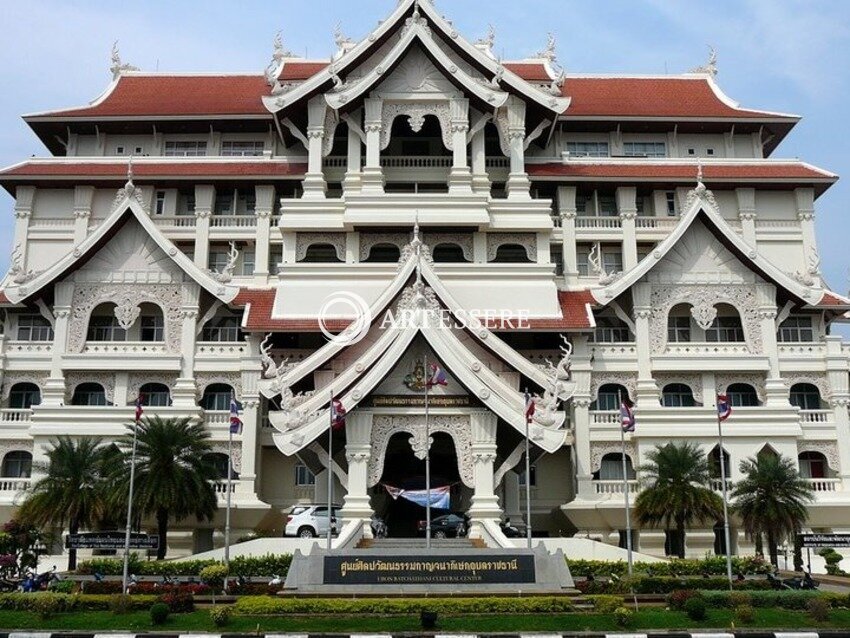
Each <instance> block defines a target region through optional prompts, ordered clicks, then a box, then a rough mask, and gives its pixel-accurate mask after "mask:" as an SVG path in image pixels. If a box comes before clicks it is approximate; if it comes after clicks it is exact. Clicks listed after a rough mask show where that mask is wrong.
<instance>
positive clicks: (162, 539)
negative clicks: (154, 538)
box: [156, 507, 168, 560]
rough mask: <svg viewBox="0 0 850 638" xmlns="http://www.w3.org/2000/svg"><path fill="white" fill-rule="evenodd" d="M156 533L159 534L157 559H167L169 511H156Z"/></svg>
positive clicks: (161, 509)
mask: <svg viewBox="0 0 850 638" xmlns="http://www.w3.org/2000/svg"><path fill="white" fill-rule="evenodd" d="M156 531H157V534H159V548H158V549H157V550H156V559H157V560H162V559H163V558H165V552H166V549H167V548H168V510H166V509H163V508H161V507H160V508H159V509H157V510H156Z"/></svg>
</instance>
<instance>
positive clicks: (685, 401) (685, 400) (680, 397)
mask: <svg viewBox="0 0 850 638" xmlns="http://www.w3.org/2000/svg"><path fill="white" fill-rule="evenodd" d="M661 405H663V406H664V407H665V408H692V407H694V406H695V405H696V402H695V401H694V393H693V391H692V390H691V388H690V386H688V385H685V384H684V383H668V384H667V385H665V386H664V389H663V390H662V391H661Z"/></svg>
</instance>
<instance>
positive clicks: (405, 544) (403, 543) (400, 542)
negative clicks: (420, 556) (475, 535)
mask: <svg viewBox="0 0 850 638" xmlns="http://www.w3.org/2000/svg"><path fill="white" fill-rule="evenodd" d="M470 547H474V548H479V549H481V548H486V547H487V546H486V545H485V544H484V542H483V541H481V540H480V539H469V538H432V539H431V548H432V549H466V548H470ZM357 548H358V549H382V550H384V549H424V548H425V539H424V538H370V539H366V538H364V539H362V540H361V541H360V542H359V543H357Z"/></svg>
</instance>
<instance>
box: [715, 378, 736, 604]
mask: <svg viewBox="0 0 850 638" xmlns="http://www.w3.org/2000/svg"><path fill="white" fill-rule="evenodd" d="M717 396H719V395H717V394H715V397H717ZM714 407H715V411H716V412H717V439H718V441H719V444H720V481H721V483H722V485H721V491H722V493H723V538H724V541H725V543H726V578H727V579H728V580H729V589H730V590H731V589H732V545H731V543H730V539H729V536H730V534H729V499H728V495H727V493H726V492H727V490H726V453H725V452H724V450H723V426H722V423H723V420H722V419H721V418H720V409H719V407H718V406H717V398H715V406H714Z"/></svg>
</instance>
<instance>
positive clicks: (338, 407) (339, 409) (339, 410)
mask: <svg viewBox="0 0 850 638" xmlns="http://www.w3.org/2000/svg"><path fill="white" fill-rule="evenodd" d="M345 414H346V412H345V408H344V407H343V405H342V401H340V400H339V399H334V400H333V402H332V403H331V427H332V428H333V429H334V430H342V429H343V428H344V427H345Z"/></svg>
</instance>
